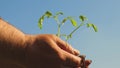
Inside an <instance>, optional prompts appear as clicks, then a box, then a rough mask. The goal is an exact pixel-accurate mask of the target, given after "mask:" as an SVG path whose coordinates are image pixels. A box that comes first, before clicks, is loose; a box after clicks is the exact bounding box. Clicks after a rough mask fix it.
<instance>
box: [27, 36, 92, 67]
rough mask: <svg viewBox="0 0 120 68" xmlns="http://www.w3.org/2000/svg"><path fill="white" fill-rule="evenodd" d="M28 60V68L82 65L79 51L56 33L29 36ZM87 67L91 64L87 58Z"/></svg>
mask: <svg viewBox="0 0 120 68" xmlns="http://www.w3.org/2000/svg"><path fill="white" fill-rule="evenodd" d="M27 40H28V41H27V43H28V45H27V47H26V59H27V60H26V62H27V65H26V66H27V67H28V68H62V66H67V67H78V68H79V67H80V65H81V60H82V59H81V58H80V57H78V55H79V52H78V51H77V50H75V49H73V48H72V47H71V46H70V45H69V44H68V43H66V42H64V41H63V40H61V39H60V38H58V37H57V36H55V35H50V34H41V35H35V36H30V35H29V36H27ZM85 63H86V67H87V68H88V65H89V64H90V61H89V60H86V62H85Z"/></svg>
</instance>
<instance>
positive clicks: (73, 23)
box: [70, 18, 77, 27]
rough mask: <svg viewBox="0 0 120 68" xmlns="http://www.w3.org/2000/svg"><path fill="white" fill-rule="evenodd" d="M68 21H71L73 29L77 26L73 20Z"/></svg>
mask: <svg viewBox="0 0 120 68" xmlns="http://www.w3.org/2000/svg"><path fill="white" fill-rule="evenodd" d="M70 21H71V23H72V25H73V26H75V27H76V26H77V22H76V21H75V20H74V19H73V18H71V19H70Z"/></svg>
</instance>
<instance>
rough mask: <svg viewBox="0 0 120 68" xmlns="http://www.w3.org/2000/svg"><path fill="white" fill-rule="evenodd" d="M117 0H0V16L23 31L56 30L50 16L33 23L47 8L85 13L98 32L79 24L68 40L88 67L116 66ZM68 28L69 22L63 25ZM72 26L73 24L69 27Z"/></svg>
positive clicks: (119, 21)
mask: <svg viewBox="0 0 120 68" xmlns="http://www.w3.org/2000/svg"><path fill="white" fill-rule="evenodd" d="M119 3H120V0H0V17H2V18H3V19H4V20H6V21H8V22H9V23H11V24H12V25H14V26H15V27H17V28H18V29H20V30H21V31H23V32H24V33H27V34H43V33H50V34H55V33H56V30H57V29H56V23H55V22H54V21H53V20H48V21H45V22H44V26H43V27H44V28H43V30H40V29H39V28H38V27H37V22H38V19H39V17H40V16H41V15H42V14H43V13H44V12H45V11H47V10H49V11H51V12H53V13H55V12H58V11H62V12H64V15H65V16H73V17H74V18H75V19H77V18H78V16H79V15H85V16H87V18H88V19H89V21H90V22H92V23H94V24H95V25H97V27H98V30H99V31H98V32H97V33H96V32H94V31H93V30H92V29H87V28H86V27H82V28H81V29H79V30H78V31H77V32H76V33H75V34H74V36H73V38H72V39H71V40H69V43H70V44H71V45H72V46H73V47H74V48H76V49H78V50H80V52H81V54H85V55H86V56H87V57H86V58H87V59H91V60H92V61H93V62H92V64H91V66H90V67H91V68H119V67H120V66H119V65H120V62H119V61H120V58H119V57H120V36H119V35H120V30H119V29H120V27H119V25H120V19H119V18H120V14H119V12H120V7H119V6H120V4H119ZM64 27H65V28H64V31H63V32H64V33H69V31H71V30H72V29H71V24H69V23H67V24H65V26H64ZM72 28H73V27H72Z"/></svg>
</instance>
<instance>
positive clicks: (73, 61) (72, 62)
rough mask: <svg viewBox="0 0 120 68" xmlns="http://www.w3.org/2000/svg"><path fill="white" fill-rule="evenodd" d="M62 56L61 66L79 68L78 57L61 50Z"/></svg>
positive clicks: (79, 59) (79, 61)
mask: <svg viewBox="0 0 120 68" xmlns="http://www.w3.org/2000/svg"><path fill="white" fill-rule="evenodd" d="M63 55H64V61H63V65H64V66H68V67H79V66H80V64H81V58H80V57H78V56H75V55H73V54H71V53H68V52H66V51H64V50H63Z"/></svg>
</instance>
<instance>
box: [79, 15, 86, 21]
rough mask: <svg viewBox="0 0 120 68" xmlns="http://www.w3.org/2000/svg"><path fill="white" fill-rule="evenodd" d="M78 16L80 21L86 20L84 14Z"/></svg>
mask: <svg viewBox="0 0 120 68" xmlns="http://www.w3.org/2000/svg"><path fill="white" fill-rule="evenodd" d="M79 18H80V20H81V21H85V20H87V18H86V17H85V16H83V15H81V16H79Z"/></svg>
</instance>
